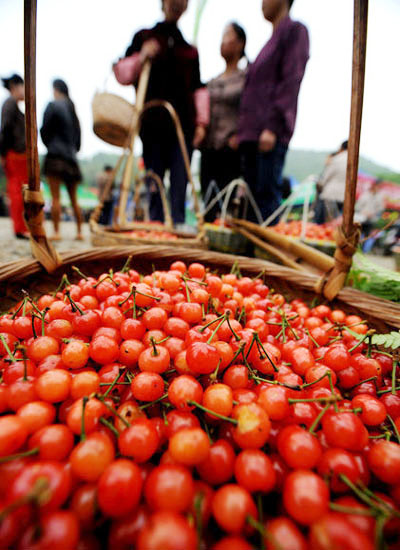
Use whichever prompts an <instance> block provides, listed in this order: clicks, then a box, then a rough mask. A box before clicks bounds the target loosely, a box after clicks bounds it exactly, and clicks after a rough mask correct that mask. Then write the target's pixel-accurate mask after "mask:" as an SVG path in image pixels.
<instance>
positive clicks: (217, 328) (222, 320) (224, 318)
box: [207, 315, 228, 344]
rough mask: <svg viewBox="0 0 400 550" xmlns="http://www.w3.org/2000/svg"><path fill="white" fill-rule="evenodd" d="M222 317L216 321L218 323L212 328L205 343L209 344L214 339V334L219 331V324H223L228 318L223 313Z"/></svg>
mask: <svg viewBox="0 0 400 550" xmlns="http://www.w3.org/2000/svg"><path fill="white" fill-rule="evenodd" d="M222 317H223V319H221V321H220V322H219V323H218V325H217V326H216V328H215V329H214V330H213V332H212V333H211V336H210V338H209V339H208V340H207V344H211V342H212V341H213V339H214V336H215V335H216V334H217V332H218V331H219V329H220V328H221V326H222V325H223V324H224V322H225V320H228V318H227V316H226V315H223V316H222Z"/></svg>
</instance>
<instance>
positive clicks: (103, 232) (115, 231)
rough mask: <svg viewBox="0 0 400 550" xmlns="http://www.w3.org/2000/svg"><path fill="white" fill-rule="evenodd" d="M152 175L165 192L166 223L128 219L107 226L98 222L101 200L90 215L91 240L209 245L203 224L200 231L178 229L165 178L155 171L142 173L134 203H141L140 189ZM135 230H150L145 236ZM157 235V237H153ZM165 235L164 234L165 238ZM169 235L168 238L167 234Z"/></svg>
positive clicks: (95, 242) (104, 243) (105, 243)
mask: <svg viewBox="0 0 400 550" xmlns="http://www.w3.org/2000/svg"><path fill="white" fill-rule="evenodd" d="M148 179H151V180H153V181H154V183H155V184H156V185H157V187H158V189H159V193H160V196H161V202H162V205H163V210H164V219H165V222H164V224H154V223H152V222H148V221H147V222H146V221H133V222H126V223H125V224H124V226H123V227H122V228H121V227H120V226H118V224H113V226H111V227H105V226H102V225H100V224H98V223H97V220H98V219H99V216H100V214H101V209H102V206H103V202H102V201H100V203H99V205H98V206H97V207H96V209H95V210H94V212H93V214H92V216H91V217H90V220H89V223H90V230H91V242H92V244H93V246H113V245H116V246H123V245H128V246H129V245H136V244H138V245H142V244H154V245H159V244H163V243H165V242H171V243H172V242H173V243H174V244H175V245H176V246H183V247H186V246H190V247H192V246H194V247H195V248H206V242H207V241H206V239H205V238H204V229H203V227H200V228H199V231H198V232H197V233H196V234H194V235H193V234H190V233H184V232H180V231H176V230H174V225H173V222H172V218H171V213H170V209H169V204H168V199H167V196H166V194H165V189H164V186H163V184H162V181H161V180H160V178H159V177H158V176H157V174H155V173H154V172H152V171H149V172H147V173H146V175H145V176H142V177H141V178H140V179H139V180H138V181H137V185H136V188H135V197H134V203H135V204H138V201H139V194H140V189H141V188H142V186H143V185H145V182H146V181H148ZM132 231H142V232H147V233H148V235H149V236H148V237H146V235H143V236H137V235H135V236H132V235H131V232H132ZM164 232H168V233H170V234H171V239H168V238H167V236H163V235H162V234H163V233H164ZM155 233H159V234H160V238H156V237H155V236H154V234H155ZM151 235H153V236H154V238H152V237H151ZM161 237H162V238H161ZM164 237H165V238H164Z"/></svg>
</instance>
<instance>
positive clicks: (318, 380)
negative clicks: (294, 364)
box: [300, 372, 329, 390]
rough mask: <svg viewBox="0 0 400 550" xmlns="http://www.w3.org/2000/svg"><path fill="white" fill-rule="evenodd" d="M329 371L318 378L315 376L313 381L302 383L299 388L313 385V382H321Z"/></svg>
mask: <svg viewBox="0 0 400 550" xmlns="http://www.w3.org/2000/svg"><path fill="white" fill-rule="evenodd" d="M328 374H329V373H327V372H326V373H325V374H323V375H322V376H321V377H320V378H317V380H314V381H313V382H308V384H302V385H301V386H300V388H301V389H302V390H304V388H308V387H309V386H313V385H314V384H317V383H318V382H321V380H323V379H324V378H326V377H327V376H328Z"/></svg>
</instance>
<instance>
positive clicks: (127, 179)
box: [117, 60, 151, 226]
mask: <svg viewBox="0 0 400 550" xmlns="http://www.w3.org/2000/svg"><path fill="white" fill-rule="evenodd" d="M150 71H151V61H149V60H146V61H145V63H144V65H143V68H142V71H141V73H140V78H139V85H138V88H137V92H136V102H135V105H134V106H133V115H132V121H131V125H130V130H129V134H128V139H127V146H128V148H129V154H128V156H127V160H126V164H125V170H124V175H123V178H122V185H121V193H120V197H119V203H118V208H117V210H118V211H117V219H118V222H119V224H120V225H121V226H123V225H126V206H127V203H128V193H129V188H130V186H131V180H132V173H133V159H134V146H135V140H136V138H137V136H138V134H139V128H140V122H139V118H140V114H141V112H142V111H143V106H144V100H145V98H146V93H147V87H148V85H149V78H150Z"/></svg>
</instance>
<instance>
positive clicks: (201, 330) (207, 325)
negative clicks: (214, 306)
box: [199, 314, 225, 333]
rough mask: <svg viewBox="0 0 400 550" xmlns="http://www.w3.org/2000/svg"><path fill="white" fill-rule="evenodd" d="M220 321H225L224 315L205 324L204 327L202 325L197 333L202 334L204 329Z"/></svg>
mask: <svg viewBox="0 0 400 550" xmlns="http://www.w3.org/2000/svg"><path fill="white" fill-rule="evenodd" d="M221 319H224V320H225V314H224V315H220V316H219V317H217V318H216V319H214V320H213V321H210V322H209V323H207V324H206V325H203V326H202V327H200V328H199V332H200V333H203V332H204V331H205V330H206V328H208V327H210V326H211V325H213V324H214V323H218V321H221Z"/></svg>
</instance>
